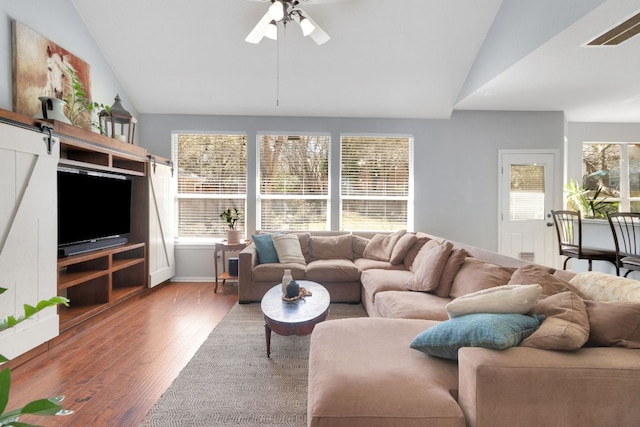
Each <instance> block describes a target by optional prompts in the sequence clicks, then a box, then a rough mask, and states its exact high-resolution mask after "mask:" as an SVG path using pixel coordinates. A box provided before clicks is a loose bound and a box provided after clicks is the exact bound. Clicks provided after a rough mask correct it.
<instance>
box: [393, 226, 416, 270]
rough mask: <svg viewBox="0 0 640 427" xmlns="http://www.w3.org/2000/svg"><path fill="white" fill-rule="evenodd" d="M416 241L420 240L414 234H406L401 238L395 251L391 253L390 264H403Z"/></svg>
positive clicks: (394, 248)
mask: <svg viewBox="0 0 640 427" xmlns="http://www.w3.org/2000/svg"><path fill="white" fill-rule="evenodd" d="M416 240H418V238H417V237H416V235H415V234H413V233H406V234H404V235H403V236H402V237H400V239H398V242H397V243H396V245H395V246H394V247H393V251H391V258H390V259H389V262H390V263H391V264H392V265H398V264H400V263H402V261H403V260H404V257H405V255H407V252H409V249H411V247H412V246H413V244H414V243H415V242H416Z"/></svg>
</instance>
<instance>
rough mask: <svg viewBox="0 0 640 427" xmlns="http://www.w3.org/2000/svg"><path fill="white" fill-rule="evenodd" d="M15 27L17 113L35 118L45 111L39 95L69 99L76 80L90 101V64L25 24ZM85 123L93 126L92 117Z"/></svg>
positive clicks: (14, 71) (14, 55)
mask: <svg viewBox="0 0 640 427" xmlns="http://www.w3.org/2000/svg"><path fill="white" fill-rule="evenodd" d="M12 24H13V25H12V27H13V28H12V29H13V111H14V112H16V113H19V114H24V115H27V116H29V117H33V116H34V115H35V114H37V113H38V112H39V111H40V110H41V108H42V107H41V103H40V100H39V99H38V97H40V96H46V97H49V98H58V99H62V100H65V101H66V100H68V99H70V97H71V96H73V91H74V88H73V82H74V79H76V82H79V83H81V84H82V86H83V89H84V92H85V96H86V98H87V99H91V80H90V68H89V64H87V63H86V62H84V61H83V60H82V59H80V58H78V57H76V56H75V55H73V54H71V53H70V52H69V51H67V50H66V49H64V48H62V47H60V46H58V45H57V44H56V43H54V42H52V41H51V40H48V39H47V38H45V37H43V36H42V35H40V34H39V33H37V32H35V31H34V30H32V29H31V28H29V27H28V26H26V25H24V24H23V23H21V22H18V21H13V22H12ZM88 114H90V113H88ZM82 122H83V123H90V122H91V117H90V116H89V117H83V118H82Z"/></svg>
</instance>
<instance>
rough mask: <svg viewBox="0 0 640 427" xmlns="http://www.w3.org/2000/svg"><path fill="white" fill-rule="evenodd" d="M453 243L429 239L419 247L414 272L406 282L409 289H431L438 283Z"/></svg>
mask: <svg viewBox="0 0 640 427" xmlns="http://www.w3.org/2000/svg"><path fill="white" fill-rule="evenodd" d="M452 248H453V245H452V244H451V243H449V242H443V243H442V244H441V243H438V242H436V241H435V240H430V241H428V242H427V243H425V245H424V246H423V247H422V249H420V252H418V256H416V259H415V261H414V267H415V270H414V273H413V276H412V277H411V279H409V280H408V281H407V283H406V287H407V289H409V290H411V291H422V292H428V291H433V290H434V289H436V288H437V287H438V285H439V284H440V277H441V276H442V270H444V266H445V264H446V263H447V259H448V258H449V254H450V253H451V249H452Z"/></svg>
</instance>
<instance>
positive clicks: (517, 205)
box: [498, 151, 557, 267]
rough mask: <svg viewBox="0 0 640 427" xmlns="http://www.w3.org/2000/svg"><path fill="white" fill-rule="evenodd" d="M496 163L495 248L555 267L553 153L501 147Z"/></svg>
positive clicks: (515, 256)
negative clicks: (498, 186) (551, 215)
mask: <svg viewBox="0 0 640 427" xmlns="http://www.w3.org/2000/svg"><path fill="white" fill-rule="evenodd" d="M500 166H501V169H500V217H499V226H498V230H499V234H500V235H499V239H498V241H499V252H500V253H502V254H505V255H509V256H512V257H514V258H519V259H523V260H526V261H531V262H535V263H538V264H543V265H547V266H550V267H555V266H556V259H557V257H556V256H554V255H555V254H556V252H557V251H554V249H555V246H554V244H555V229H554V228H553V219H552V218H551V217H550V214H551V212H550V211H551V209H552V206H553V200H554V198H553V196H554V195H553V189H554V188H555V187H554V175H555V153H551V152H529V151H525V152H504V151H501V152H500Z"/></svg>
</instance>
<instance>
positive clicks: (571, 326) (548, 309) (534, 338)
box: [520, 291, 589, 350]
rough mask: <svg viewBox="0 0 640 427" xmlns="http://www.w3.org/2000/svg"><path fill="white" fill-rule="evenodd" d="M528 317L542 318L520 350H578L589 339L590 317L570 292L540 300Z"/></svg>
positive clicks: (580, 302) (580, 301) (577, 297)
mask: <svg viewBox="0 0 640 427" xmlns="http://www.w3.org/2000/svg"><path fill="white" fill-rule="evenodd" d="M531 314H543V315H544V316H545V319H544V321H543V322H542V324H541V325H540V327H539V328H538V330H537V331H535V332H534V333H533V334H531V336H529V337H528V338H527V339H525V340H524V341H523V342H522V344H520V345H521V346H523V347H535V348H542V349H545V350H577V349H579V348H581V347H582V346H583V345H584V344H585V343H586V342H587V339H588V338H589V316H587V308H586V306H585V304H584V301H583V300H582V298H580V297H579V296H578V295H576V294H574V293H573V292H568V291H567V292H561V293H559V294H555V295H551V296H547V297H542V298H541V299H540V300H539V301H538V303H537V304H536V306H535V307H534V308H533V310H531Z"/></svg>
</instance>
